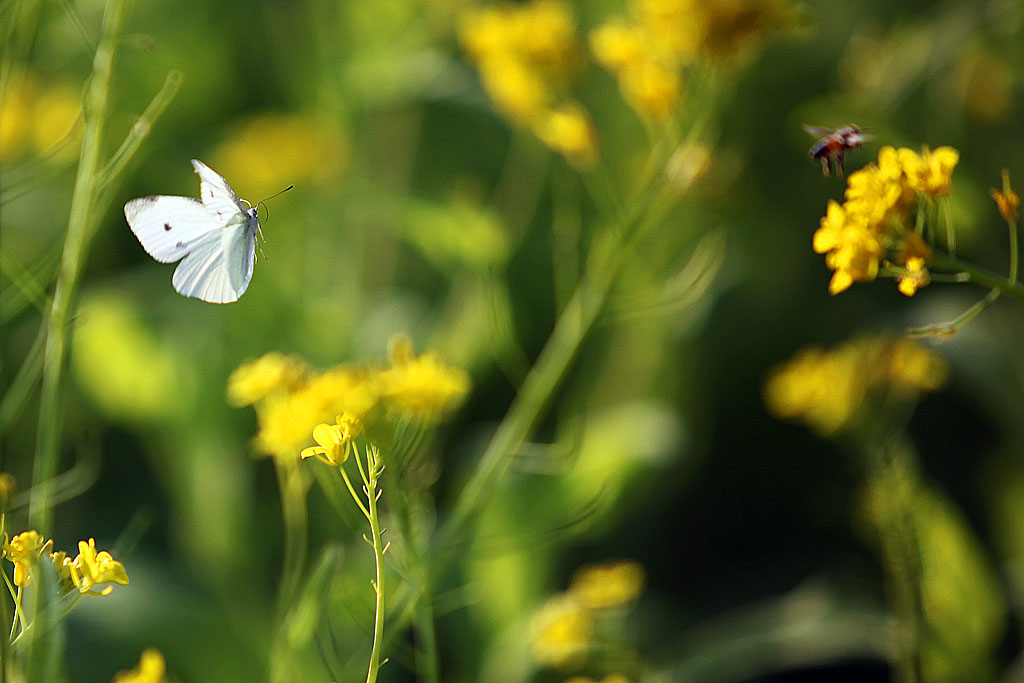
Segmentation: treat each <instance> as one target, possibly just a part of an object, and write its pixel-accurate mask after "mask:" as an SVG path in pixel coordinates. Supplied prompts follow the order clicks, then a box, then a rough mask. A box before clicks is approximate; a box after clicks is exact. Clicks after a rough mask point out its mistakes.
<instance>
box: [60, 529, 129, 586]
mask: <svg viewBox="0 0 1024 683" xmlns="http://www.w3.org/2000/svg"><path fill="white" fill-rule="evenodd" d="M71 578H72V580H73V581H74V583H75V585H76V586H77V587H78V590H79V591H81V592H82V593H85V594H88V595H106V594H108V593H109V592H110V591H112V590H113V589H114V588H113V586H107V587H106V588H105V589H103V590H102V591H100V592H96V591H95V590H93V589H94V588H95V587H96V586H99V585H102V584H105V583H116V584H118V585H119V586H127V585H128V575H127V574H126V573H125V571H124V565H122V564H121V563H120V562H118V561H117V560H115V559H114V558H113V557H111V555H110V553H108V552H107V551H106V550H104V551H102V552H99V553H97V552H96V539H94V538H90V539H89V540H88V542H86V541H79V542H78V557H76V558H75V561H74V563H73V564H72V566H71Z"/></svg>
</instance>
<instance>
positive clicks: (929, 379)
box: [887, 339, 949, 393]
mask: <svg viewBox="0 0 1024 683" xmlns="http://www.w3.org/2000/svg"><path fill="white" fill-rule="evenodd" d="M888 355H889V363H888V368H887V370H888V381H889V382H890V384H891V385H892V386H893V387H894V388H895V389H897V390H899V391H902V392H904V393H917V392H924V391H936V390H937V389H939V388H940V387H941V386H942V385H943V384H945V382H946V378H947V377H948V376H949V366H948V365H947V364H946V361H945V360H944V359H943V358H942V356H940V355H939V354H937V353H935V352H934V351H932V350H931V349H929V348H928V347H926V346H922V345H921V344H918V343H917V342H915V341H912V340H910V339H898V340H896V341H894V342H893V344H892V347H891V348H890V349H889V353H888Z"/></svg>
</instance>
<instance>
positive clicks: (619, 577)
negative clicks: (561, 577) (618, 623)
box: [530, 561, 644, 667]
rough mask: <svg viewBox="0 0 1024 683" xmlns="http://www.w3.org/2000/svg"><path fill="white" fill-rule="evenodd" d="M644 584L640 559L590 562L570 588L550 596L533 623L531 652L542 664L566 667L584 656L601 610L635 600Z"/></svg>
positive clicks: (574, 576)
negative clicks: (602, 562) (600, 562)
mask: <svg viewBox="0 0 1024 683" xmlns="http://www.w3.org/2000/svg"><path fill="white" fill-rule="evenodd" d="M643 584H644V570H643V567H641V566H640V565H639V564H638V563H636V562H630V561H623V562H609V563H605V564H597V565H588V566H586V567H583V568H581V569H580V570H579V571H577V572H576V574H574V575H573V578H572V581H571V582H570V584H569V589H568V590H566V591H565V592H564V593H560V594H558V595H556V596H554V597H552V598H551V599H550V600H548V601H547V602H546V603H545V604H544V606H543V607H542V608H541V610H540V611H539V612H538V613H537V614H536V615H535V616H534V618H533V620H532V621H531V623H530V633H531V647H530V652H531V654H532V656H533V658H534V660H535V661H537V662H538V663H540V664H543V665H548V666H555V667H563V666H566V665H568V664H570V663H574V662H577V661H579V660H581V659H583V658H584V656H585V655H586V653H587V650H588V649H589V647H590V644H591V636H592V634H593V631H594V626H595V622H596V619H597V617H598V615H599V614H600V612H602V611H603V610H607V609H609V608H613V607H618V606H620V605H624V604H627V603H629V602H632V601H633V600H634V599H636V597H637V596H638V595H639V594H640V591H641V590H642V589H643Z"/></svg>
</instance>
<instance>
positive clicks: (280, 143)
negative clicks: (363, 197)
mask: <svg viewBox="0 0 1024 683" xmlns="http://www.w3.org/2000/svg"><path fill="white" fill-rule="evenodd" d="M347 157H348V148H347V146H346V143H345V140H344V139H343V138H342V136H341V133H340V132H339V129H338V125H337V123H336V122H335V121H334V120H333V119H332V117H329V116H324V115H320V114H290V113H278V112H267V113H262V114H258V115H255V116H251V117H249V118H246V119H243V120H241V121H239V122H238V123H237V124H235V126H234V127H233V128H231V129H230V130H228V131H227V133H226V135H225V137H224V140H223V142H222V143H221V144H220V146H218V147H217V148H216V149H215V150H213V152H212V153H211V154H210V162H211V164H212V165H213V167H214V168H216V169H217V170H218V171H219V172H221V173H223V174H224V175H225V176H226V177H228V178H231V182H232V183H233V184H234V186H235V188H236V189H240V190H244V192H245V194H246V196H247V197H253V198H261V197H266V196H268V195H271V194H273V193H274V192H277V191H279V190H281V189H283V188H284V187H286V186H287V185H288V184H290V183H295V184H301V185H306V184H309V183H313V184H323V183H326V182H328V181H330V180H331V179H332V178H334V177H335V176H336V175H337V174H338V172H339V171H340V170H341V169H343V168H344V166H345V164H346V161H347Z"/></svg>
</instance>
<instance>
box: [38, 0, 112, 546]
mask: <svg viewBox="0 0 1024 683" xmlns="http://www.w3.org/2000/svg"><path fill="white" fill-rule="evenodd" d="M127 8H128V2H127V0H108V2H107V5H106V7H105V9H104V13H103V36H102V38H101V39H100V45H99V48H98V49H97V50H96V55H95V57H94V58H93V70H92V76H91V78H90V82H89V88H88V91H87V93H86V97H85V107H84V116H85V133H84V135H83V139H82V153H81V156H80V160H79V163H78V173H77V175H76V177H75V189H74V195H73V196H72V199H71V212H70V216H69V218H68V233H67V237H66V238H65V240H64V252H63V254H62V256H61V265H60V274H59V275H58V277H57V286H56V289H55V290H54V294H53V303H52V305H51V307H50V313H49V315H48V316H47V319H46V349H45V351H44V354H43V382H42V389H41V393H40V399H39V435H38V438H37V440H36V456H35V462H34V469H33V473H32V481H33V483H34V484H35V485H36V486H39V485H41V484H43V483H44V482H46V481H48V480H50V479H52V478H53V476H54V474H56V471H57V459H58V458H57V456H58V445H59V442H60V423H61V420H60V385H61V377H62V373H63V367H64V360H65V355H66V349H67V341H68V329H67V327H68V321H69V318H70V314H71V305H72V302H73V301H74V296H75V289H76V285H77V283H78V277H79V275H80V273H81V270H82V265H83V264H84V262H85V256H86V251H87V247H88V240H87V239H86V237H87V230H88V226H89V220H90V218H91V210H92V204H93V199H94V194H95V184H96V179H97V178H96V170H97V168H98V167H99V158H100V149H101V146H102V144H101V143H102V138H103V124H104V122H105V118H106V111H107V99H108V96H109V91H110V80H111V74H112V71H113V64H114V54H115V52H116V49H117V45H118V43H119V42H120V38H121V31H122V29H123V27H124V21H125V15H126V13H127ZM36 490H37V492H38V495H36V496H33V497H32V500H31V503H30V505H29V519H30V520H31V523H32V525H33V526H34V527H35V528H36V529H37V530H38V531H39V533H41V534H42V535H43V536H48V535H49V529H50V526H51V520H52V510H51V508H50V495H49V490H48V489H47V488H45V487H41V486H40V487H39V488H38V489H36Z"/></svg>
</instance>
